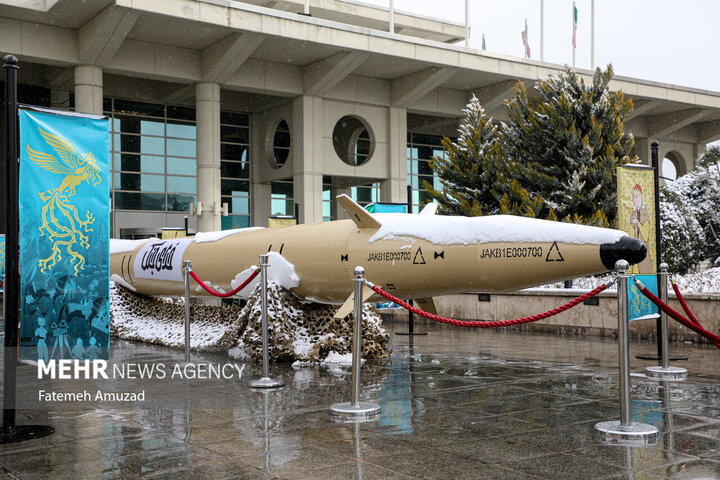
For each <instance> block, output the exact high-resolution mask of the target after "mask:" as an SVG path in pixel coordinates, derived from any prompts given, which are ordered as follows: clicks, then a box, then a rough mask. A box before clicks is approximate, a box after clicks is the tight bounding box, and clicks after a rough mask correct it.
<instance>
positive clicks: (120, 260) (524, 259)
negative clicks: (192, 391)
mask: <svg viewBox="0 0 720 480" xmlns="http://www.w3.org/2000/svg"><path fill="white" fill-rule="evenodd" d="M339 201H340V203H341V205H342V206H343V207H344V208H345V210H346V211H347V212H348V214H349V215H350V216H351V217H352V218H353V220H339V221H333V222H325V223H316V224H308V225H297V226H290V227H281V228H274V229H264V228H263V229H252V228H251V229H244V230H240V231H236V233H233V234H230V235H227V236H223V234H222V233H220V234H219V235H217V237H216V238H212V237H211V239H210V241H203V239H202V238H201V236H198V237H197V238H196V239H189V238H188V239H173V240H150V241H147V242H143V243H142V244H140V245H138V246H137V247H136V248H134V249H125V250H124V251H121V252H119V253H113V254H112V255H111V258H110V264H111V265H110V270H111V275H112V279H113V280H115V281H116V282H118V283H120V284H122V285H124V286H126V287H129V288H131V289H133V290H135V291H136V292H137V293H140V294H144V295H162V296H173V295H178V296H179V295H183V293H184V283H183V281H182V279H183V277H182V261H183V260H190V261H191V262H192V269H193V271H194V272H195V273H196V274H197V275H198V276H199V277H200V278H201V279H202V280H203V281H205V282H206V283H207V284H208V285H211V286H212V287H213V288H215V289H220V290H221V291H230V290H232V288H233V286H235V285H238V284H240V283H241V281H242V278H239V277H238V274H240V273H241V272H243V271H246V270H247V269H249V268H250V267H251V266H253V265H257V263H258V255H260V254H263V253H267V252H270V251H272V252H278V253H279V254H280V255H281V256H282V258H283V259H285V260H286V261H287V262H289V264H291V266H292V267H293V268H294V272H295V274H296V275H297V277H298V278H299V284H298V285H297V286H295V287H294V288H292V289H291V292H292V293H293V294H294V295H296V296H297V297H299V298H301V299H305V300H309V301H315V302H322V303H333V304H340V303H343V302H346V300H348V299H349V297H350V296H351V295H352V290H353V281H352V279H353V269H354V267H355V266H357V265H361V266H363V267H364V268H365V272H366V274H365V276H366V278H367V279H368V280H370V281H371V282H373V283H375V284H376V285H378V286H380V287H381V288H383V289H385V290H387V291H389V292H391V293H393V294H394V295H396V296H399V297H401V298H416V299H421V298H422V299H429V298H431V297H433V296H437V295H445V294H451V293H461V292H469V291H478V292H502V291H509V290H515V289H520V288H526V287H530V286H535V285H541V284H544V283H549V282H554V281H561V280H565V279H568V278H573V277H578V276H585V275H591V274H595V273H601V272H605V271H608V270H609V269H610V268H611V267H612V265H613V264H614V262H615V260H616V259H618V258H626V259H627V260H628V261H630V262H631V263H637V262H639V261H641V260H642V258H644V256H645V250H644V246H643V245H642V243H640V242H639V241H635V239H632V238H630V237H628V236H627V235H626V234H624V233H623V232H619V231H616V230H609V229H596V228H594V227H585V226H577V225H569V224H562V223H559V222H550V221H543V220H535V219H526V218H521V217H510V216H498V217H495V218H494V219H493V217H482V218H486V219H493V220H497V222H496V225H492V224H490V225H488V226H487V227H488V229H495V230H497V229H498V228H499V229H500V230H502V229H506V230H508V233H507V237H508V240H507V241H482V242H473V243H460V242H467V241H468V238H465V237H463V236H467V237H469V238H470V239H471V240H472V237H473V235H474V234H473V233H472V231H473V229H474V231H476V232H481V233H480V237H482V238H480V240H488V239H489V240H498V238H500V237H502V236H503V235H504V234H503V232H499V233H493V232H488V234H487V235H485V234H483V233H482V230H483V228H484V226H483V224H479V223H477V222H478V221H481V220H482V219H481V218H475V219H473V218H465V217H442V216H434V215H423V214H421V215H406V214H375V215H371V214H370V213H368V212H367V211H365V210H364V209H362V208H361V207H360V206H358V205H357V204H355V203H354V202H352V200H350V199H349V198H348V197H345V196H341V197H339ZM466 221H467V222H476V223H472V224H471V223H468V228H467V229H466V228H465V227H464V223H463V222H466ZM528 221H529V223H528ZM415 222H417V224H418V225H420V228H419V229H418V231H417V232H415V231H414V230H413V229H414V228H415V227H414V226H413V225H414V224H415ZM395 223H399V224H402V225H400V226H399V227H397V228H395V229H394V230H393V228H388V225H393V224H395ZM513 224H520V225H519V226H518V227H513ZM498 225H499V226H498ZM535 225H537V226H538V227H537V228H540V229H541V230H542V232H539V234H538V235H537V237H538V241H530V240H523V238H525V239H530V238H532V237H533V236H534V235H533V234H532V232H528V231H526V230H528V229H531V227H533V226H535ZM381 227H382V228H381ZM573 228H577V229H583V230H582V235H580V238H579V239H578V238H577V236H572V235H568V233H567V232H571V233H572V232H573ZM404 230H407V231H408V233H409V234H408V233H403V232H404ZM443 230H447V231H443ZM466 230H467V231H469V233H468V234H467V235H466ZM553 230H557V232H556V233H553ZM383 232H384V233H383ZM595 232H597V236H598V237H599V240H598V241H596V242H595V243H580V241H583V238H586V237H588V235H589V236H592V234H594V233H595ZM412 233H415V236H413V235H412ZM453 235H454V236H453ZM476 236H477V235H476ZM422 237H425V238H422ZM436 237H439V238H440V240H441V243H438V241H433V240H437V238H436ZM496 237H498V238H496ZM518 237H520V239H519V240H518ZM603 238H604V239H605V240H607V241H603ZM620 240H621V241H620ZM618 241H620V243H621V244H622V245H620V246H619V245H618ZM601 245H602V248H605V250H606V251H604V252H603V253H602V255H601V249H602V248H601ZM607 245H614V246H615V247H616V248H610V249H609V253H608V251H607V250H608V249H607ZM620 247H621V248H620ZM618 249H620V251H618ZM628 249H629V250H628ZM271 269H272V262H271ZM236 277H238V278H236ZM245 277H247V273H246V275H245ZM233 280H235V282H234V283H233ZM193 283H194V282H193ZM196 287H197V285H192V291H193V295H208V294H206V293H205V292H204V291H201V290H200V289H198V288H196ZM240 293H241V294H244V296H247V295H248V294H249V293H250V291H249V287H248V288H246V289H244V290H243V291H242V292H240ZM365 296H366V297H369V296H370V295H369V293H368V294H366V295H365Z"/></svg>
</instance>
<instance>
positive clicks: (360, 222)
mask: <svg viewBox="0 0 720 480" xmlns="http://www.w3.org/2000/svg"><path fill="white" fill-rule="evenodd" d="M337 201H338V203H339V204H340V206H341V207H342V208H343V210H345V212H346V213H347V214H348V215H349V216H350V218H351V219H352V221H353V222H355V225H357V227H358V228H372V229H374V230H377V229H378V228H380V227H381V226H382V225H381V224H380V222H378V221H377V220H375V218H373V216H372V215H371V214H370V212H368V211H367V210H365V209H364V208H362V207H361V206H360V205H358V204H357V203H355V202H354V201H353V199H352V198H350V197H348V196H347V195H345V194H343V195H338V196H337Z"/></svg>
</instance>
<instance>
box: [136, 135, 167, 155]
mask: <svg viewBox="0 0 720 480" xmlns="http://www.w3.org/2000/svg"><path fill="white" fill-rule="evenodd" d="M140 139H141V140H140V152H141V153H149V154H154V155H163V154H165V139H164V138H157V137H140Z"/></svg>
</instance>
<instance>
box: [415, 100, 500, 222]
mask: <svg viewBox="0 0 720 480" xmlns="http://www.w3.org/2000/svg"><path fill="white" fill-rule="evenodd" d="M463 113H464V114H465V120H464V121H463V123H462V125H461V126H460V129H459V130H458V138H457V140H456V141H455V142H453V141H451V140H450V139H449V138H447V137H445V138H444V139H443V140H442V145H443V147H445V151H446V154H445V155H444V156H443V157H439V156H436V157H434V158H433V159H432V160H430V166H431V167H432V169H433V171H434V172H435V173H436V174H437V175H438V177H439V178H440V179H441V182H442V188H441V189H440V190H439V191H438V190H435V189H434V188H433V186H432V185H430V184H429V183H428V182H425V183H424V186H425V189H426V190H427V192H428V193H429V194H430V196H431V197H432V198H433V199H434V200H436V201H437V202H438V203H439V204H440V206H439V211H440V213H444V214H448V215H466V216H477V215H492V214H495V213H498V211H499V208H498V202H497V200H496V199H495V196H494V195H493V190H492V187H493V186H494V185H495V183H496V179H497V168H496V165H497V164H499V163H500V162H502V161H504V157H505V153H504V152H503V149H502V145H501V143H500V141H499V138H498V127H497V126H496V125H494V124H493V122H492V119H489V118H487V117H486V116H485V111H484V110H483V108H482V106H481V105H480V102H479V101H478V99H477V98H476V97H475V96H474V95H473V97H472V99H471V100H470V103H468V105H467V107H466V108H465V109H464V110H463Z"/></svg>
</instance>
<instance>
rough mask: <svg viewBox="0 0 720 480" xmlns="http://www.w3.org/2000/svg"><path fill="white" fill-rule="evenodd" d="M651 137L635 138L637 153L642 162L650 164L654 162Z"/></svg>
mask: <svg viewBox="0 0 720 480" xmlns="http://www.w3.org/2000/svg"><path fill="white" fill-rule="evenodd" d="M650 143H651V142H650V139H649V138H636V139H635V146H634V148H633V149H634V150H635V155H637V156H638V158H640V163H641V164H643V165H650V164H651V163H652V157H651V155H650Z"/></svg>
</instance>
